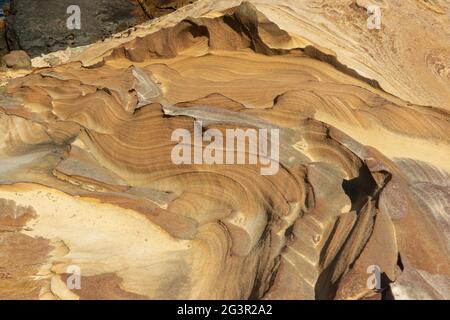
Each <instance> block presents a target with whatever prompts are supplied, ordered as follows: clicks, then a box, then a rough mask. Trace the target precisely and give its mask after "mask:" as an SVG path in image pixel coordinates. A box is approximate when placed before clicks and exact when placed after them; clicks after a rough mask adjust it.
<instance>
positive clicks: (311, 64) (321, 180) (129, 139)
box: [0, 0, 450, 299]
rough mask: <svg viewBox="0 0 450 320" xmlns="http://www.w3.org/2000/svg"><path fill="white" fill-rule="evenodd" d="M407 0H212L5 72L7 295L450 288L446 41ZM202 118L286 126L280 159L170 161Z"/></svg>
mask: <svg viewBox="0 0 450 320" xmlns="http://www.w3.org/2000/svg"><path fill="white" fill-rule="evenodd" d="M419 2H420V3H419ZM397 5H398V4H397V2H395V1H387V0H386V1H383V8H384V9H383V10H384V11H385V14H384V16H385V17H386V18H385V20H383V21H384V22H383V28H382V29H381V30H368V29H367V28H366V24H365V23H366V19H367V14H366V11H365V9H364V8H365V7H364V6H365V4H364V3H362V1H358V2H357V3H356V2H354V1H289V0H283V1H276V3H275V2H274V1H265V0H255V1H248V2H241V1H234V0H233V1H230V0H227V1H220V0H219V1H209V0H204V1H198V2H196V3H194V4H192V5H191V6H187V7H185V8H184V9H182V10H180V11H176V12H174V13H173V14H170V15H168V16H166V17H163V18H160V19H158V20H154V21H152V22H151V23H148V24H144V25H141V26H138V27H137V28H136V30H135V31H133V32H125V33H122V34H117V35H115V36H114V37H113V38H111V39H109V40H107V41H105V42H102V43H97V44H94V45H92V46H89V47H87V48H81V49H80V48H78V49H74V50H68V51H65V52H58V53H53V54H50V55H48V56H45V57H42V58H37V59H34V60H33V64H34V66H35V67H38V66H39V67H40V68H39V69H38V68H37V69H34V70H33V72H29V73H28V74H26V75H24V73H20V74H15V73H13V72H11V71H9V73H8V74H2V75H4V81H3V85H2V86H1V87H0V111H1V112H0V133H2V134H1V135H0V199H1V200H0V209H1V210H2V211H3V213H2V212H0V228H1V229H0V236H1V237H2V238H3V241H2V242H1V243H2V246H1V247H0V255H1V256H2V257H5V258H4V259H3V258H2V259H0V261H1V265H0V271H2V272H4V277H3V278H5V279H7V280H6V281H5V280H3V279H0V298H2V299H8V298H17V297H26V298H31V299H101V298H112V299H117V298H129V299H198V298H201V299H219V298H222V299H224V298H225V299H249V298H253V299H364V298H374V297H378V298H379V297H394V298H438V299H448V298H449V296H448V281H449V279H450V264H449V256H450V255H449V250H450V248H449V217H448V215H449V205H448V204H449V199H450V191H449V187H448V177H449V173H448V172H449V171H450V162H449V161H448V157H449V155H450V145H449V140H448V137H449V134H450V126H449V119H450V118H449V111H448V109H449V108H450V105H449V101H450V100H448V97H450V92H449V91H448V88H449V86H448V84H449V81H450V78H448V77H447V76H446V73H445V72H446V71H445V70H446V69H445V68H447V67H448V66H447V65H446V64H447V62H448V60H447V59H446V58H445V57H446V53H445V50H446V49H443V48H446V45H447V47H448V44H449V41H450V40H449V39H450V38H448V37H445V36H442V35H436V34H435V33H432V34H431V31H430V30H431V29H430V30H428V29H427V28H417V29H414V28H416V27H415V25H414V24H410V23H408V24H407V25H406V24H405V25H402V24H398V23H399V22H398V18H397V19H395V20H394V17H395V14H396V13H395V10H397V9H399V8H397V7H396V6H397ZM402 6H403V7H402V13H403V14H407V13H409V12H414V13H415V14H416V15H417V16H419V18H420V19H422V21H425V22H427V23H428V22H429V23H433V25H434V26H436V25H439V24H440V25H442V26H445V25H446V23H448V21H447V22H446V21H445V19H444V18H443V13H441V11H443V12H448V6H446V4H445V3H440V2H437V1H436V2H435V3H433V4H431V3H428V2H426V3H425V2H423V1H412V0H410V1H404V2H402ZM446 10H447V11H446ZM392 11H394V12H392ZM397 14H398V13H397ZM336 15H338V16H339V19H338V18H337V16H336ZM319 20H320V21H321V22H320V23H318V21H319ZM427 26H428V24H427ZM399 28H400V29H401V28H406V29H408V28H411V29H414V30H415V31H416V34H415V35H414V39H416V37H417V33H423V34H424V35H429V36H427V37H422V38H423V41H424V45H423V47H420V48H418V49H417V50H415V51H414V52H413V51H411V50H408V48H411V47H412V46H414V45H415V44H414V43H415V42H413V40H412V38H410V37H412V35H411V34H410V33H409V32H402V31H399ZM430 28H431V27H430ZM406 29H405V30H406ZM442 29H443V30H444V29H445V28H442ZM327 30H328V31H327ZM332 30H333V31H332ZM343 30H345V32H343ZM405 30H404V31H405ZM428 32H430V34H428ZM444 32H446V31H444ZM374 42H376V43H377V45H374ZM393 46H395V48H394V47H393ZM394 51H395V54H394V53H393V52H394ZM425 51H427V52H430V54H429V55H425V56H424V52H425ZM407 57H408V58H409V60H408V61H412V60H414V59H418V60H417V61H416V63H415V64H411V65H406V58H407ZM420 57H421V58H420ZM424 57H428V58H426V59H423V58H424ZM411 59H412V60H411ZM420 59H422V60H420ZM438 69H439V70H440V71H439V70H438ZM436 70H438V71H436ZM196 121H202V123H203V126H204V128H203V129H204V130H205V131H206V130H207V129H213V130H215V131H214V132H216V133H217V132H219V133H223V134H224V135H225V133H226V130H227V129H235V128H240V129H278V130H279V133H280V135H279V159H277V163H278V165H279V170H278V171H277V173H276V174H274V175H261V174H260V172H261V170H260V169H261V167H263V165H262V164H261V163H260V164H258V165H252V164H236V165H221V164H200V163H197V164H195V163H194V162H193V164H184V165H180V164H175V163H174V161H173V158H172V151H173V148H174V147H175V146H176V145H177V142H176V141H174V140H173V139H172V134H173V132H174V130H176V129H185V130H187V131H188V132H191V133H193V132H194V131H195V130H196V129H195V128H196V127H195V122H196ZM210 132H211V131H210ZM188 147H189V148H192V150H194V151H195V148H196V145H195V143H188ZM248 147H249V146H248ZM249 150H251V149H250V148H246V149H245V152H244V154H239V152H235V151H234V150H233V151H231V150H229V149H227V146H226V145H224V147H223V148H222V150H221V152H222V156H223V157H224V158H225V157H227V155H229V154H230V153H232V155H235V156H236V158H238V157H239V156H245V157H246V158H250V157H251V156H252V153H251V152H250V151H249ZM28 251H33V254H32V255H25V254H23V252H28ZM12 261H20V264H19V267H18V268H12V267H11V264H12ZM28 266H33V267H28ZM73 266H76V267H78V268H79V270H80V274H81V288H79V289H76V288H75V289H71V288H69V287H68V281H67V279H68V277H70V275H71V274H70V272H69V270H72V269H71V268H73ZM373 266H376V267H377V268H378V270H380V273H381V274H380V276H381V277H380V279H381V283H379V286H377V288H371V287H368V285H367V284H368V278H369V277H370V276H371V274H370V273H368V271H367V270H368V269H369V267H373ZM371 270H372V269H371ZM380 293H382V294H380Z"/></svg>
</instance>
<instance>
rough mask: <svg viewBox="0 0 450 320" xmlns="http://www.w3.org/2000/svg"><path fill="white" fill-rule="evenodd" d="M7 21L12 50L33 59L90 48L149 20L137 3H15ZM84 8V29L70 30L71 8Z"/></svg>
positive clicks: (113, 0)
mask: <svg viewBox="0 0 450 320" xmlns="http://www.w3.org/2000/svg"><path fill="white" fill-rule="evenodd" d="M11 5H12V6H11V9H12V15H10V16H9V17H7V20H8V29H7V38H8V42H9V47H10V50H17V49H22V50H25V51H26V52H28V54H29V55H30V56H32V57H34V56H38V55H40V54H43V53H48V52H52V51H57V50H61V49H65V48H67V47H76V46H82V45H87V44H90V43H92V42H95V41H98V40H101V39H104V38H105V37H108V36H110V35H111V34H113V33H115V32H118V31H122V30H124V29H126V28H128V27H130V26H133V25H136V24H138V23H141V22H143V21H145V20H146V19H147V16H146V15H145V13H144V12H143V10H142V7H141V6H140V5H139V3H138V2H137V0H96V1H92V0H76V1H74V0H46V1H40V0H14V1H12V3H11ZM71 5H78V6H79V7H80V11H81V14H80V17H81V28H80V29H79V30H78V29H73V30H70V29H69V28H68V27H67V19H68V18H69V17H70V14H68V13H67V8H68V7H69V6H71Z"/></svg>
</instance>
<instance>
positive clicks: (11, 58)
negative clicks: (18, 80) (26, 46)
mask: <svg viewBox="0 0 450 320" xmlns="http://www.w3.org/2000/svg"><path fill="white" fill-rule="evenodd" d="M1 64H2V65H4V66H6V67H7V68H13V69H31V60H30V57H29V56H28V54H27V53H26V52H25V51H23V50H15V51H11V52H10V53H8V54H5V55H4V56H3V57H2V58H1Z"/></svg>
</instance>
